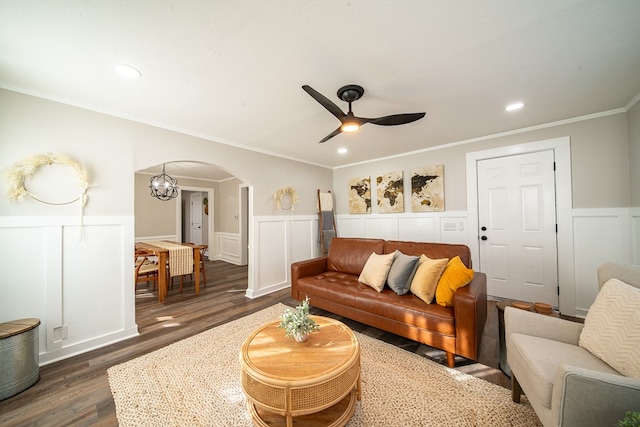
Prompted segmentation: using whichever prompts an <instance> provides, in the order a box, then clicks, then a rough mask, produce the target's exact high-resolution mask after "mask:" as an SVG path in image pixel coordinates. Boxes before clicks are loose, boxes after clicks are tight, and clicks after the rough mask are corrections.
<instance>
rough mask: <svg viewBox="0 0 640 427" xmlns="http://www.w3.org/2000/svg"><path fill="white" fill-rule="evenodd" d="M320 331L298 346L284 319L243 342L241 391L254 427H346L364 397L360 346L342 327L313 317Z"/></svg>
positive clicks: (256, 332)
mask: <svg viewBox="0 0 640 427" xmlns="http://www.w3.org/2000/svg"><path fill="white" fill-rule="evenodd" d="M312 317H313V319H315V321H316V322H317V323H318V324H319V325H320V331H318V332H315V333H313V334H311V335H309V338H308V339H307V341H306V342H303V343H299V342H296V341H295V340H294V339H292V338H287V337H285V336H284V330H283V329H281V328H278V324H279V323H280V321H279V320H278V321H274V322H271V323H268V324H266V325H264V326H262V327H261V328H259V329H258V330H256V331H255V332H253V333H252V334H251V335H250V336H249V337H248V338H247V339H246V340H245V342H244V343H243V344H242V349H241V351H240V364H241V365H242V388H243V389H244V391H245V393H246V395H247V401H248V406H249V413H250V415H251V420H252V421H253V424H254V425H256V426H265V427H266V426H285V425H286V426H287V427H291V426H293V423H294V419H293V418H294V417H295V421H296V424H300V425H304V426H309V427H312V426H336V427H337V426H344V425H345V424H346V423H347V421H349V419H350V418H351V416H352V415H353V412H354V410H355V406H356V400H359V399H360V344H359V343H358V340H357V339H356V337H355V335H354V333H353V331H351V329H349V328H348V327H347V326H346V325H344V324H343V323H341V322H339V321H337V320H334V319H329V318H326V317H321V316H312Z"/></svg>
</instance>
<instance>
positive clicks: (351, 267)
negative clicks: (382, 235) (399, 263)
mask: <svg viewBox="0 0 640 427" xmlns="http://www.w3.org/2000/svg"><path fill="white" fill-rule="evenodd" d="M383 251H384V240H382V239H355V238H346V237H336V238H334V239H332V240H331V246H329V253H328V254H327V270H330V271H339V272H342V273H347V274H354V275H356V276H357V275H359V274H360V273H361V272H362V269H363V268H364V265H365V264H366V263H367V260H368V259H369V256H370V255H371V253H372V252H375V253H377V254H382V253H384V252H383Z"/></svg>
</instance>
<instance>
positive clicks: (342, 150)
mask: <svg viewBox="0 0 640 427" xmlns="http://www.w3.org/2000/svg"><path fill="white" fill-rule="evenodd" d="M347 151H348V150H347V149H346V148H344V147H342V148H338V153H340V154H347Z"/></svg>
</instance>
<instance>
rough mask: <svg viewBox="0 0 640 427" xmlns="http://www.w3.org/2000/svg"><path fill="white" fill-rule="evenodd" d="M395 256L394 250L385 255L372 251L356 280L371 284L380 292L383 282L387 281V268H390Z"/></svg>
mask: <svg viewBox="0 0 640 427" xmlns="http://www.w3.org/2000/svg"><path fill="white" fill-rule="evenodd" d="M395 256H396V253H395V252H393V253H390V254H386V255H378V254H377V253H375V252H373V253H372V254H371V255H370V256H369V259H368V260H367V263H366V264H365V265H364V268H363V269H362V273H360V277H359V278H358V282H360V283H362V284H364V285H368V286H371V287H372V288H373V289H375V290H376V291H378V292H382V289H384V284H385V283H386V282H387V275H388V274H389V270H390V269H391V265H392V264H393V259H394V258H395Z"/></svg>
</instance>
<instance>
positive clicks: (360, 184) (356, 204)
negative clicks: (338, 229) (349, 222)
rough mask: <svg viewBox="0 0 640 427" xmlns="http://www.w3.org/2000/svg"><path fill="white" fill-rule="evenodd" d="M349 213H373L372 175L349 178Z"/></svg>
mask: <svg viewBox="0 0 640 427" xmlns="http://www.w3.org/2000/svg"><path fill="white" fill-rule="evenodd" d="M349 213H350V214H365V213H371V177H368V176H367V177H363V178H351V179H350V180H349Z"/></svg>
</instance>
